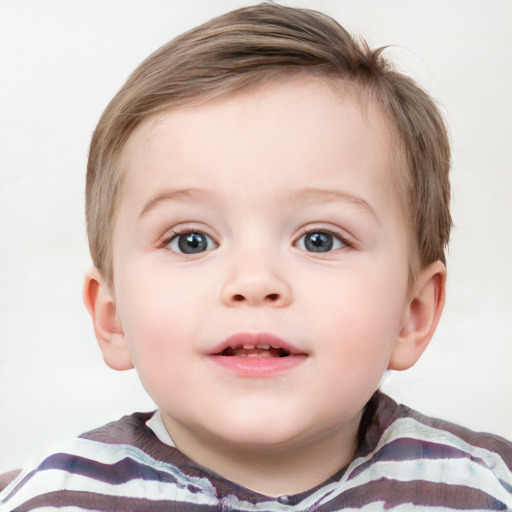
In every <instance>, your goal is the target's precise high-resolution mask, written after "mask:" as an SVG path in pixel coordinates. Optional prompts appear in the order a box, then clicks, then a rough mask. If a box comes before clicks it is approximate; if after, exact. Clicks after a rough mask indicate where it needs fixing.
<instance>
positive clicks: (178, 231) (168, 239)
mask: <svg viewBox="0 0 512 512" xmlns="http://www.w3.org/2000/svg"><path fill="white" fill-rule="evenodd" d="M192 233H196V234H200V235H204V236H205V237H208V239H210V240H211V241H213V243H214V244H215V245H216V247H213V248H210V249H206V250H201V251H198V252H197V253H194V252H189V253H187V252H184V251H177V250H173V249H171V248H169V247H168V246H169V244H171V243H172V242H173V241H174V240H176V239H178V238H179V237H180V236H182V235H186V234H192ZM314 233H319V234H320V233H324V234H327V235H330V236H331V237H333V238H334V239H335V240H337V241H339V242H340V243H341V244H342V247H337V248H334V249H333V248H332V247H329V248H328V250H326V251H323V250H318V251H315V250H308V249H307V248H306V246H305V242H304V243H303V245H304V247H302V248H301V247H298V244H299V242H300V241H301V240H302V239H303V238H304V237H305V236H307V235H308V234H314ZM207 243H208V242H207ZM160 246H161V247H162V248H167V249H168V250H170V251H171V252H174V253H177V254H185V255H188V256H191V255H194V254H202V253H204V252H208V251H211V250H212V249H216V248H217V247H218V246H219V243H218V242H217V241H216V240H215V238H214V237H212V236H211V235H209V234H207V233H206V232H205V231H204V230H202V229H197V228H196V227H195V226H191V225H185V226H180V227H179V228H174V229H172V231H171V233H170V234H167V236H165V237H164V238H163V239H162V242H161V244H160ZM293 246H294V247H298V248H299V249H300V250H303V251H305V252H309V253H315V254H317V255H320V254H326V253H331V252H335V251H339V250H343V249H346V248H352V247H353V243H352V242H351V241H350V240H348V237H347V236H346V235H344V234H342V233H341V232H340V231H338V230H334V229H330V228H326V227H322V226H319V227H315V228H308V229H304V230H303V231H302V232H301V233H300V234H299V236H297V237H296V238H295V240H294V242H293ZM317 247H319V248H320V246H317Z"/></svg>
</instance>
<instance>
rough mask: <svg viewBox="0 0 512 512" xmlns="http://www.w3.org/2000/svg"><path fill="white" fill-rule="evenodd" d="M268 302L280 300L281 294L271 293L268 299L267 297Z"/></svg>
mask: <svg viewBox="0 0 512 512" xmlns="http://www.w3.org/2000/svg"><path fill="white" fill-rule="evenodd" d="M265 298H266V299H267V300H270V301H272V302H275V301H276V300H278V299H279V294H278V293H269V294H268V295H267V296H266V297H265Z"/></svg>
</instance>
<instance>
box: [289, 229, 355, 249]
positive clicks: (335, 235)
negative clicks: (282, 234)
mask: <svg viewBox="0 0 512 512" xmlns="http://www.w3.org/2000/svg"><path fill="white" fill-rule="evenodd" d="M310 233H311V234H312V233H326V234H328V235H331V236H332V237H333V238H335V239H337V240H339V241H340V242H341V243H342V244H343V245H344V247H343V248H340V249H334V250H332V251H328V252H334V251H336V250H341V249H344V248H353V247H354V244H353V243H352V242H351V241H350V240H349V239H348V237H347V236H346V235H344V234H343V233H342V232H340V231H338V230H335V229H331V228H326V227H323V226H319V227H314V228H307V229H305V230H304V231H302V232H301V233H300V235H299V236H298V237H297V238H296V239H295V241H294V242H293V245H294V246H296V245H297V243H298V242H299V240H301V239H302V238H303V237H304V236H306V235H308V234H310Z"/></svg>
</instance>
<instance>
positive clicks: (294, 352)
mask: <svg viewBox="0 0 512 512" xmlns="http://www.w3.org/2000/svg"><path fill="white" fill-rule="evenodd" d="M210 355H213V356H224V357H268V358H270V357H290V356H298V355H306V354H305V353H304V352H302V351H301V350H299V349H298V348H297V347H295V346H294V345H292V344H291V343H288V342H287V341H285V340H283V339H281V338H279V337H277V336H274V335H273V334H270V333H253V332H243V333H237V334H234V335H232V336H229V337H228V338H227V339H226V340H224V341H223V342H222V343H221V344H220V345H218V346H217V347H215V348H214V349H213V350H212V352H211V353H210Z"/></svg>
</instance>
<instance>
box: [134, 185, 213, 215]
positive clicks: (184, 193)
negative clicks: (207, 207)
mask: <svg viewBox="0 0 512 512" xmlns="http://www.w3.org/2000/svg"><path fill="white" fill-rule="evenodd" d="M205 192H206V191H204V190H201V189H199V188H180V189H168V190H164V191H163V192H158V193H157V194H155V195H154V196H152V197H151V199H149V201H148V202H147V203H146V204H145V205H144V207H143V208H142V210H141V212H140V214H139V219H140V218H141V217H144V215H147V214H148V213H149V212H151V211H153V210H154V209H155V208H157V207H158V206H159V205H160V204H161V203H165V202H167V201H186V200H188V199H191V198H192V197H194V196H198V195H203V194H205Z"/></svg>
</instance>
